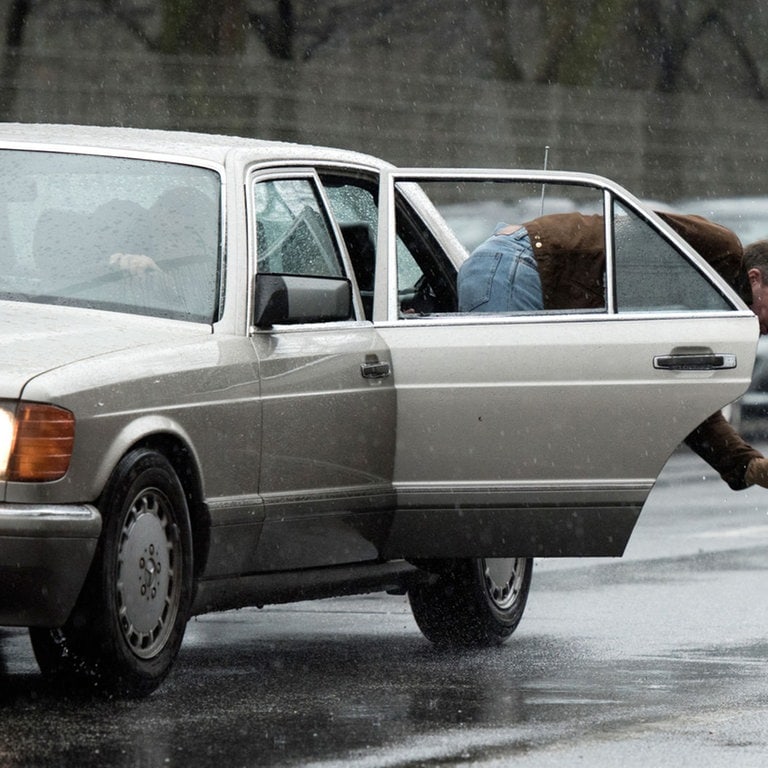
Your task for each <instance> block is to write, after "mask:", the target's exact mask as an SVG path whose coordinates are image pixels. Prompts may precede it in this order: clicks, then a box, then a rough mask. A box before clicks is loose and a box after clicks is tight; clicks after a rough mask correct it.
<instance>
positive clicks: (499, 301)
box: [458, 224, 544, 312]
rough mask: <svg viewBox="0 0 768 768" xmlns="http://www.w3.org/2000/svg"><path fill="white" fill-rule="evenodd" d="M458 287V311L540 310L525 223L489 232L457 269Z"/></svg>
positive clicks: (536, 279) (539, 292)
mask: <svg viewBox="0 0 768 768" xmlns="http://www.w3.org/2000/svg"><path fill="white" fill-rule="evenodd" d="M504 226H505V225H504V224H497V225H496V230H495V232H498V231H499V230H500V229H503V228H504ZM458 291H459V312H537V311H541V310H542V309H543V308H544V303H543V300H542V296H541V280H540V279H539V270H538V268H537V266H536V259H535V258H534V256H533V248H532V247H531V241H530V238H529V237H528V232H527V231H526V230H525V227H520V229H517V230H515V231H514V232H513V233H512V234H511V235H499V234H493V235H492V236H491V237H489V238H488V239H487V240H486V241H485V242H484V243H481V244H480V245H479V246H478V247H477V248H475V250H474V251H473V252H472V255H471V256H470V257H469V258H468V259H467V260H466V261H465V262H464V264H462V265H461V269H459V275H458Z"/></svg>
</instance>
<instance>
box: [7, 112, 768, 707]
mask: <svg viewBox="0 0 768 768" xmlns="http://www.w3.org/2000/svg"><path fill="white" fill-rule="evenodd" d="M0 177H1V178H2V184H0V263H1V264H2V269H1V270H0V311H2V323H0V490H1V492H2V497H1V499H2V500H1V502H0V625H9V626H22V627H29V628H30V634H31V638H32V644H33V648H34V651H35V656H36V658H37V661H38V663H39V665H40V668H41V670H42V671H43V673H45V674H47V675H55V676H66V678H67V679H77V680H85V681H97V682H98V686H99V688H100V689H101V690H107V691H109V692H110V693H113V694H117V695H126V696H142V695H147V694H148V693H150V692H151V691H152V690H154V689H155V688H156V687H157V686H158V685H159V684H160V683H161V681H162V680H163V678H164V677H165V676H166V674H167V673H168V671H169V669H170V668H171V666H172V663H173V660H174V658H175V657H176V655H177V652H178V650H179V648H180V646H181V643H182V639H183V635H184V630H185V626H186V624H187V621H188V620H189V618H190V617H191V616H193V615H196V614H200V613H204V612H210V611H219V610H224V609H230V608H236V607H241V606H246V605H264V604H268V603H279V602H288V601H295V600H306V599H310V598H320V597H328V596H333V595H342V594H353V593H362V592H373V591H399V592H401V593H404V592H406V591H407V592H408V594H409V597H410V602H411V605H412V607H413V612H414V615H415V618H416V621H417V623H418V625H419V627H420V628H421V629H422V631H423V632H424V634H425V636H426V637H427V638H429V639H430V640H431V641H432V642H434V643H436V644H443V645H444V644H453V645H459V646H473V645H474V646H476V645H489V644H498V643H500V642H503V641H504V640H505V639H507V638H508V637H509V636H510V635H511V634H512V632H513V631H514V630H515V628H516V627H517V625H518V622H519V621H520V619H521V617H522V614H523V610H524V608H525V603H526V598H527V595H528V589H529V585H530V581H531V571H532V562H533V558H534V557H554V556H557V557H563V556H586V555H589V556H596V555H605V556H618V555H621V554H622V552H623V550H624V548H625V546H626V543H627V541H628V539H629V537H630V535H631V532H632V529H633V526H634V524H635V522H636V520H637V517H638V515H639V513H640V510H641V508H642V506H643V503H644V500H645V498H646V496H647V495H648V493H649V492H650V490H651V488H652V486H653V484H654V481H655V479H656V477H657V475H658V473H659V471H660V470H661V468H662V467H663V465H664V463H665V461H666V459H667V458H668V456H669V455H670V453H671V452H672V451H673V450H674V448H675V447H676V446H677V444H678V443H679V442H680V441H681V440H682V439H683V438H684V437H685V436H686V435H687V434H688V433H689V432H690V431H691V430H692V429H693V428H694V427H695V426H696V425H697V424H699V423H700V422H701V421H702V420H703V419H705V418H706V417H707V416H709V415H710V414H711V413H713V412H714V411H716V410H717V409H719V408H721V407H722V406H723V405H725V404H726V403H729V402H730V401H732V400H734V399H735V398H736V397H738V396H739V395H740V394H741V393H742V392H743V391H744V390H745V389H746V387H747V385H748V383H749V379H750V374H751V371H752V365H753V361H754V352H755V345H756V341H757V335H758V332H757V323H756V320H755V318H754V316H753V315H752V314H751V312H750V311H749V310H748V308H747V307H746V306H745V305H744V304H743V303H742V302H741V300H740V299H739V298H738V296H737V295H736V294H735V293H734V292H733V290H732V289H731V288H730V287H729V286H728V285H727V284H726V283H725V282H724V281H723V280H722V279H721V278H720V277H719V276H718V275H717V274H716V273H715V272H714V271H713V270H712V269H711V268H710V267H709V266H708V265H707V264H706V263H705V262H704V261H703V260H702V258H701V257H700V256H699V255H698V254H697V253H696V252H694V251H693V250H692V249H691V248H690V247H689V246H688V245H687V244H686V243H685V242H684V241H683V240H681V239H680V238H679V237H678V236H677V235H676V234H675V233H674V232H673V231H672V230H671V229H669V227H667V226H666V224H665V223H664V222H663V221H662V220H661V219H660V218H659V217H658V216H656V215H655V214H654V213H653V212H652V211H649V210H646V209H645V208H644V207H643V205H642V204H640V203H639V202H638V200H637V199H636V198H635V197H633V196H632V195H631V194H629V193H628V192H626V191H625V190H623V189H622V188H621V187H619V186H618V185H616V184H614V183H613V182H611V181H609V180H607V179H604V178H601V177H598V176H594V175H589V174H581V173H569V172H542V171H520V170H515V171H510V170H495V169H485V170H484V169H426V168H410V169H408V168H405V169H403V168H395V167H393V166H391V165H389V164H387V163H385V162H383V161H380V160H378V159H376V158H373V157H370V156H367V155H362V154H357V153H353V152H347V151H340V150H332V149H327V148H318V147H311V146H302V145H295V144H287V143H279V142H266V141H257V140H248V139H240V138H233V137H225V136H207V135H196V134H191V133H171V132H159V131H144V130H132V129H116V128H92V127H83V126H38V125H2V126H0ZM532 199H533V200H537V201H540V203H539V204H540V213H542V214H546V212H547V211H548V205H550V202H552V203H553V204H554V203H556V205H557V209H558V210H562V208H563V205H565V203H564V202H563V201H564V200H565V201H567V206H568V208H569V209H572V210H574V211H583V212H589V213H591V214H594V213H598V214H602V215H603V216H604V220H605V257H604V264H603V274H602V278H601V281H602V282H601V285H602V286H603V288H602V291H601V297H600V302H602V303H601V304H600V305H599V306H597V307H596V306H594V305H590V306H589V307H586V306H584V307H580V306H575V307H571V308H568V309H557V310H551V309H549V310H546V311H541V312H528V313H506V314H500V313H490V314H474V313H471V314H470V313H460V312H458V310H457V288H456V277H457V269H458V267H459V266H460V264H461V263H462V261H463V260H464V259H465V258H466V256H467V251H466V247H465V243H463V242H462V235H461V232H460V231H459V230H460V229H461V228H460V227H452V226H451V211H455V210H456V207H457V206H460V208H461V211H462V215H463V216H464V218H465V220H466V214H467V211H470V215H471V217H474V218H475V223H476V224H478V225H480V227H481V229H487V231H488V233H489V234H490V233H491V232H492V231H493V228H494V226H495V225H496V223H497V222H496V221H495V220H494V218H493V216H495V215H497V213H498V211H499V210H504V209H505V207H508V209H509V210H510V211H511V212H512V211H515V210H516V209H518V208H519V206H520V205H521V202H522V201H528V202H530V201H531V200H532ZM491 211H492V212H493V213H490V212H491ZM512 215H514V214H513V213H510V216H512ZM628 223H629V224H631V225H632V227H633V231H634V232H635V241H634V242H635V245H634V246H633V247H632V248H621V249H618V248H616V247H614V246H615V242H614V241H615V237H614V235H615V233H616V232H617V231H618V229H619V228H620V227H625V226H626V225H627V224H628ZM474 229H477V227H474ZM680 354H682V355H683V356H685V355H688V354H693V355H694V356H696V355H698V356H699V358H702V359H703V358H705V357H706V356H707V355H709V356H710V357H711V358H712V359H715V358H717V359H719V360H723V359H725V360H727V361H729V364H728V365H716V366H713V367H712V368H711V369H709V368H708V369H702V368H701V367H698V368H696V369H691V368H690V367H688V366H685V365H681V366H674V365H673V366H666V365H658V364H656V363H658V361H659V360H660V359H665V360H668V359H675V356H676V355H680Z"/></svg>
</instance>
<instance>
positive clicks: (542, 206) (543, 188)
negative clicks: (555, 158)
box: [539, 144, 549, 216]
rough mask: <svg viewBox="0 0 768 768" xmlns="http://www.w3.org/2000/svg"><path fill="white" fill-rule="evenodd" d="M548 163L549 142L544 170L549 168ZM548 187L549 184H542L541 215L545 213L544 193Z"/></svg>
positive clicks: (546, 147)
mask: <svg viewBox="0 0 768 768" xmlns="http://www.w3.org/2000/svg"><path fill="white" fill-rule="evenodd" d="M548 163H549V144H547V145H546V146H545V147H544V170H545V171H546V170H547V165H548ZM546 189H547V185H546V184H542V185H541V213H540V214H539V215H540V216H543V215H544V193H545V191H546Z"/></svg>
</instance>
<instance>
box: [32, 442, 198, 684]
mask: <svg viewBox="0 0 768 768" xmlns="http://www.w3.org/2000/svg"><path fill="white" fill-rule="evenodd" d="M99 508H100V509H101V512H102V518H103V525H102V534H101V539H100V542H99V546H98V548H97V551H96V555H95V558H94V563H93V565H92V567H91V571H90V573H89V574H88V577H87V579H86V583H85V586H84V587H83V591H82V592H81V595H80V597H79V598H78V602H77V605H76V606H75V609H74V611H73V612H72V615H71V616H70V618H69V619H68V621H67V623H66V624H65V625H64V626H63V627H61V628H59V629H55V630H44V629H31V630H30V637H31V640H32V647H33V650H34V652H35V657H36V659H37V662H38V665H39V666H40V669H41V671H42V672H43V674H46V675H57V676H61V675H66V676H69V677H73V678H75V679H77V680H80V681H88V682H89V683H90V684H92V685H95V686H97V687H99V688H101V689H103V690H104V691H105V692H106V693H108V694H110V695H117V696H125V697H141V696H146V695H148V694H149V693H151V692H152V691H154V690H155V689H156V688H157V686H158V685H160V683H161V682H162V681H163V679H164V678H165V677H166V675H167V674H168V672H169V670H170V668H171V665H172V664H173V662H174V660H175V658H176V655H177V653H178V651H179V648H180V647H181V642H182V640H183V637H184V631H185V628H186V624H187V620H188V617H189V611H190V606H191V600H192V583H193V576H192V535H191V528H190V522H189V510H188V507H187V501H186V496H185V493H184V489H183V488H182V486H181V483H180V481H179V479H178V477H177V475H176V473H175V471H174V469H173V467H172V466H171V464H170V463H169V462H168V460H167V459H166V458H165V457H164V456H163V455H162V454H160V453H158V452H157V451H153V450H150V449H146V448H139V449H135V450H133V451H131V452H130V453H129V454H127V455H126V456H125V457H124V458H123V459H122V460H121V462H120V463H119V464H118V466H117V468H116V469H115V471H114V473H113V475H112V478H111V479H110V481H109V483H108V484H107V487H106V489H105V491H104V493H103V494H102V497H101V503H100V505H99Z"/></svg>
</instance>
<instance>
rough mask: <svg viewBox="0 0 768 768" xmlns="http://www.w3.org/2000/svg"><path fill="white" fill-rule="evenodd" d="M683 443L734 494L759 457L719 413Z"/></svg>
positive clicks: (743, 485) (741, 485)
mask: <svg viewBox="0 0 768 768" xmlns="http://www.w3.org/2000/svg"><path fill="white" fill-rule="evenodd" d="M685 444H686V445H687V446H688V447H689V448H690V449H691V450H693V451H695V452H696V453H697V454H698V455H699V456H701V458H702V459H704V461H706V462H707V464H709V465H710V466H711V467H712V468H713V469H715V470H717V472H719V473H720V477H722V478H723V480H725V482H726V483H728V485H729V486H730V487H731V488H732V489H733V490H734V491H741V490H744V488H746V487H747V482H746V480H745V479H744V475H745V474H746V471H747V465H748V464H749V462H750V461H752V459H759V458H762V456H763V454H762V453H760V451H757V450H755V449H754V448H753V447H752V446H751V445H748V444H747V443H746V442H745V441H744V440H743V439H742V438H741V436H740V435H739V434H738V432H736V430H735V429H734V428H733V427H732V426H731V425H730V424H729V423H728V422H727V421H726V419H725V417H724V416H723V414H722V413H721V412H720V411H718V412H717V413H713V414H712V415H711V416H710V417H709V418H708V419H707V420H706V421H703V422H702V423H701V424H699V426H698V427H696V429H694V430H693V432H691V434H690V435H688V437H686V438H685Z"/></svg>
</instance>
